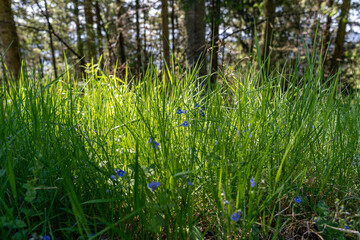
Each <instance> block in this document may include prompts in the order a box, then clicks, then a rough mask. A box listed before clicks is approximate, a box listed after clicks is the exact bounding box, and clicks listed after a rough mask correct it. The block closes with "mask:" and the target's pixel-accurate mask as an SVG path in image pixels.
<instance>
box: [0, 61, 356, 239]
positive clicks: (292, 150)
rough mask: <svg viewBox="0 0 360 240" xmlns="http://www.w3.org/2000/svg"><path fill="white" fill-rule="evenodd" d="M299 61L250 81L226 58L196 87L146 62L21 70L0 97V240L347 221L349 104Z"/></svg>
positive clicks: (235, 233) (184, 234) (257, 230)
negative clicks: (134, 72) (40, 72)
mask: <svg viewBox="0 0 360 240" xmlns="http://www.w3.org/2000/svg"><path fill="white" fill-rule="evenodd" d="M305 66H306V67H305V68H304V69H302V71H303V74H302V77H300V73H299V72H298V70H297V69H299V68H296V67H285V68H284V69H283V71H282V72H276V71H274V72H272V73H271V74H270V75H269V76H268V77H267V78H266V80H262V85H261V86H260V87H258V84H257V83H258V81H259V79H260V78H261V77H260V76H261V74H259V72H258V71H256V70H254V67H251V68H250V66H249V68H248V70H246V71H244V70H239V71H236V70H232V69H231V68H228V69H226V70H224V72H223V73H219V85H218V86H217V87H216V89H212V90H211V91H210V89H208V91H207V92H202V93H201V92H199V89H197V87H196V86H197V84H196V83H197V81H199V80H198V78H197V72H196V71H184V70H182V69H177V70H171V71H169V73H170V77H169V78H168V79H169V80H168V81H167V78H166V77H165V75H164V73H162V74H159V72H158V70H156V68H155V67H154V66H149V68H148V70H147V71H146V72H145V73H144V74H143V76H142V77H141V79H140V80H137V81H134V79H128V78H127V74H126V75H125V77H123V78H122V79H120V78H114V77H113V76H111V75H108V74H107V73H104V72H103V71H101V70H100V69H99V68H97V66H96V65H95V66H94V67H92V68H89V69H88V71H87V75H86V79H85V80H84V84H81V86H79V85H77V84H75V83H74V81H73V79H72V76H71V74H70V73H69V71H65V73H64V74H63V75H62V76H61V77H60V78H59V79H56V80H51V79H47V80H44V79H39V78H38V77H36V76H33V75H30V76H28V75H26V74H23V75H22V79H21V80H20V82H19V84H18V86H17V90H14V89H7V88H6V87H3V89H2V92H1V95H0V99H1V103H2V104H1V106H0V114H1V118H0V141H1V145H0V146H1V148H0V161H1V170H0V174H1V182H0V183H1V186H2V188H1V195H0V199H1V200H0V201H1V208H0V211H1V212H0V213H1V216H2V217H1V219H0V229H1V238H3V239H9V238H11V237H12V238H14V239H28V238H30V237H31V235H32V234H34V233H36V234H37V236H38V237H40V236H50V237H51V239H77V238H78V237H82V238H83V239H88V238H92V239H101V238H105V239H154V238H164V239H202V238H213V239H233V238H243V239H249V238H253V239H258V238H259V237H260V238H265V237H268V236H273V237H274V239H277V238H278V236H279V235H280V236H282V237H284V238H286V237H289V236H292V235H293V236H294V235H296V234H299V235H300V236H301V235H302V234H305V235H304V236H306V234H309V235H311V234H312V233H311V232H312V231H313V232H315V231H318V232H320V231H322V230H323V229H324V227H325V224H326V225H330V226H332V227H337V228H340V229H345V228H349V229H351V230H356V231H357V230H359V227H360V221H359V219H360V215H359V210H360V203H359V187H360V186H359V170H360V162H359V160H358V159H359V158H360V152H359V129H360V121H359V116H360V108H359V102H358V101H357V100H355V101H354V100H353V101H350V100H347V99H344V98H342V97H341V95H340V94H338V91H337V85H336V77H334V78H333V79H332V80H331V82H333V84H331V86H330V87H329V86H328V85H329V84H323V83H322V80H321V76H322V75H321V67H319V66H317V65H316V64H314V63H312V62H308V63H307V64H305ZM205 79H206V78H205ZM284 82H286V88H287V89H286V90H285V89H284ZM171 83H172V84H171ZM169 84H171V88H170V87H169ZM306 223H308V225H306ZM304 226H309V228H310V230H311V231H310V232H309V233H306V230H307V228H306V227H304ZM304 229H305V230H304ZM344 234H345V235H346V233H344V232H343V231H340V230H336V229H332V228H329V227H326V229H325V231H324V232H323V233H321V235H323V236H335V237H337V238H338V239H340V238H341V237H343V236H344ZM349 236H351V234H350V233H349ZM353 236H355V235H353Z"/></svg>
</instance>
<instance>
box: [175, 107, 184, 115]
mask: <svg viewBox="0 0 360 240" xmlns="http://www.w3.org/2000/svg"><path fill="white" fill-rule="evenodd" d="M182 113H184V112H183V111H181V108H179V109H178V110H177V112H176V114H179V115H181V114H182Z"/></svg>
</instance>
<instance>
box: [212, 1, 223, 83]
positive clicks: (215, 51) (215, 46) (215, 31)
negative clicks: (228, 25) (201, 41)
mask: <svg viewBox="0 0 360 240" xmlns="http://www.w3.org/2000/svg"><path fill="white" fill-rule="evenodd" d="M220 15H221V14H220V0H212V16H211V31H212V32H211V37H212V59H211V61H212V62H211V73H215V72H217V70H218V63H219V60H218V56H219V26H220V19H219V18H220ZM216 79H217V75H216V74H213V75H212V76H211V83H212V84H214V83H216Z"/></svg>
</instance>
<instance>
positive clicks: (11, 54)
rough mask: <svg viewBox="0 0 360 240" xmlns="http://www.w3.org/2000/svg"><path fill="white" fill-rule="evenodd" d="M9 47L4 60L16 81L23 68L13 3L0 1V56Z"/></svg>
mask: <svg viewBox="0 0 360 240" xmlns="http://www.w3.org/2000/svg"><path fill="white" fill-rule="evenodd" d="M10 45H11V46H10ZM9 46H10V48H9V49H8V51H7V53H6V55H5V57H4V60H5V63H6V65H7V67H8V70H9V71H10V74H13V76H14V80H15V81H16V80H17V79H18V77H19V72H20V68H21V61H20V53H19V50H20V48H19V38H18V35H17V32H16V25H15V21H14V15H13V11H12V9H11V2H10V0H0V47H1V48H0V51H1V52H0V54H1V55H3V54H4V53H5V51H6V49H7V48H8V47H9ZM4 76H5V74H4ZM9 79H10V78H9ZM5 80H7V79H5Z"/></svg>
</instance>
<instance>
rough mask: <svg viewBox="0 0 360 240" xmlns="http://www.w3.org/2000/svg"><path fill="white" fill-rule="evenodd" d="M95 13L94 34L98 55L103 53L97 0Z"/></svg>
mask: <svg viewBox="0 0 360 240" xmlns="http://www.w3.org/2000/svg"><path fill="white" fill-rule="evenodd" d="M95 15H96V35H97V40H98V50H99V56H101V55H102V54H103V36H102V33H101V12H100V4H99V0H96V1H95Z"/></svg>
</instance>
